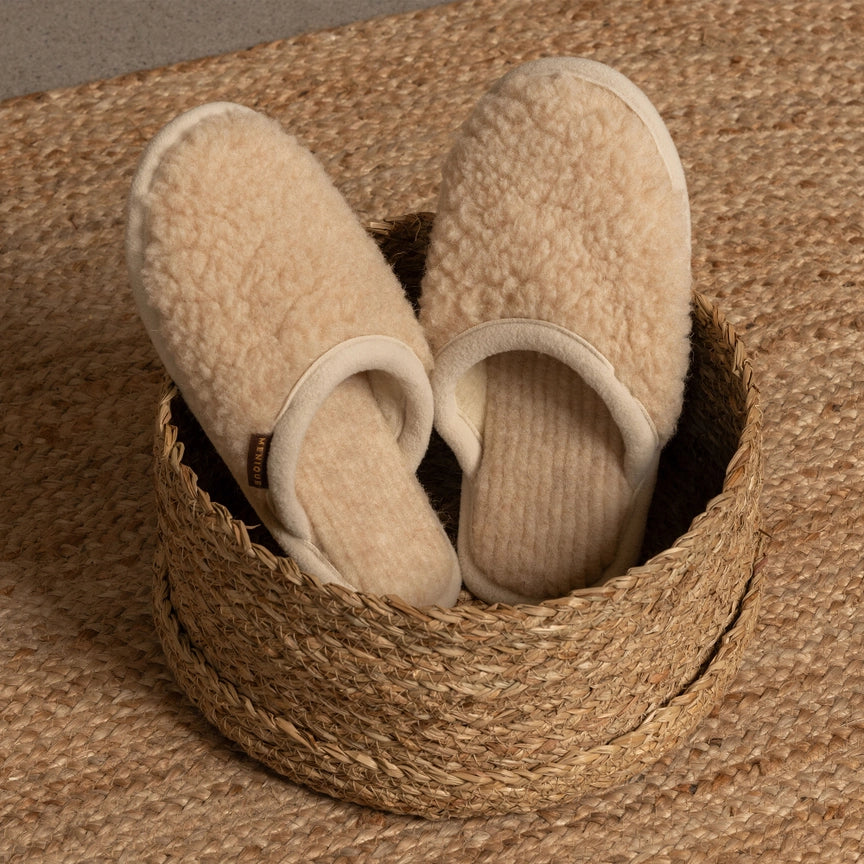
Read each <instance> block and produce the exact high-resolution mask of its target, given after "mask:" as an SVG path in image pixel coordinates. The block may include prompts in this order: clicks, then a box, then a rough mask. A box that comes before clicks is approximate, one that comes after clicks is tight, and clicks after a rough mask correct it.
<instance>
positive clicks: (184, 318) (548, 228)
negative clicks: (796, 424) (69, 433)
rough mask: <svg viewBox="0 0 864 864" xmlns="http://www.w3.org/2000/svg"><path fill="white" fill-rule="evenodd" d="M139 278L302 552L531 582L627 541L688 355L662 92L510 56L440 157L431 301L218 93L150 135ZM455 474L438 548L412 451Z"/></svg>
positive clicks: (409, 584)
mask: <svg viewBox="0 0 864 864" xmlns="http://www.w3.org/2000/svg"><path fill="white" fill-rule="evenodd" d="M127 258H128V264H129V273H130V281H131V284H132V287H133V291H134V295H135V298H136V301H137V304H138V308H139V312H140V315H141V317H142V319H143V321H144V323H145V325H146V327H147V329H148V332H149V333H150V336H151V338H152V340H153V342H154V345H155V347H156V349H157V351H158V353H159V355H160V357H161V358H162V361H163V362H164V364H165V366H166V368H167V370H168V372H169V374H170V375H171V376H172V377H173V379H174V381H175V382H176V383H177V385H178V387H179V388H180V390H181V392H182V393H183V395H184V398H185V399H186V401H187V403H188V405H189V407H190V408H191V409H192V411H193V412H194V413H195V415H196V416H197V418H198V419H199V421H200V423H201V425H202V427H203V428H204V430H205V431H206V433H207V435H208V436H209V438H210V439H211V441H212V443H213V444H214V446H215V447H216V449H217V451H218V452H219V454H220V455H221V456H222V458H223V459H224V461H225V462H226V464H227V465H228V467H229V468H230V470H231V472H232V473H233V475H234V477H235V479H236V480H237V482H238V483H239V484H240V486H241V488H242V489H243V490H244V492H245V494H246V495H247V497H248V499H249V501H250V503H251V504H252V506H253V507H254V508H255V510H256V512H257V514H258V515H259V517H260V518H261V520H262V522H263V524H264V525H265V526H266V527H267V528H268V529H269V530H270V532H271V533H272V535H273V537H274V538H275V539H276V541H277V542H278V543H279V544H280V546H281V547H282V548H283V549H284V550H285V552H286V553H287V554H288V555H290V556H291V557H292V558H294V559H295V560H296V561H297V563H298V565H299V566H300V567H301V569H303V570H304V571H305V572H307V573H309V574H310V575H312V576H314V577H316V578H317V579H318V580H320V581H321V582H322V583H328V582H335V583H339V584H342V585H345V586H348V587H350V588H354V589H357V590H362V591H365V592H371V593H377V594H385V595H386V594H391V595H398V596H400V597H401V598H402V599H403V600H405V601H407V602H409V603H411V604H414V605H417V606H425V605H433V604H437V605H444V606H447V605H452V604H454V603H455V602H456V600H457V597H458V594H459V591H460V588H461V585H462V583H463V581H464V584H465V585H466V587H467V588H468V589H469V590H471V591H472V593H474V594H475V595H476V596H478V597H479V598H481V599H483V600H485V601H488V602H507V603H516V602H535V601H538V600H542V599H544V598H549V597H554V596H560V595H563V594H566V593H568V592H570V591H572V590H574V589H577V588H580V587H584V586H586V585H590V584H594V583H596V582H599V581H602V580H604V579H607V578H610V577H612V576H615V575H618V574H620V573H622V572H624V571H625V570H626V569H627V568H628V567H629V566H631V565H632V564H633V563H634V561H635V559H636V556H637V555H638V552H639V549H640V545H641V540H642V534H643V531H644V525H645V520H646V516H647V510H648V505H649V503H650V499H651V495H652V491H653V488H654V482H655V478H656V471H657V462H658V458H659V453H660V450H661V448H662V446H663V444H664V443H665V442H666V441H667V440H668V439H669V437H670V436H671V434H672V432H673V431H674V427H675V423H676V421H677V417H678V414H679V412H680V409H681V404H682V399H683V387H684V378H685V375H686V370H687V363H688V357H689V327H690V318H689V305H690V221H689V206H688V201H687V191H686V185H685V181H684V175H683V171H682V169H681V164H680V161H679V159H678V155H677V153H676V150H675V147H674V144H673V143H672V140H671V138H670V136H669V133H668V131H667V129H666V127H665V125H664V124H663V121H662V120H661V118H660V116H659V115H658V113H657V111H656V110H655V109H654V107H653V106H652V105H651V103H650V102H649V100H648V99H647V98H646V97H645V95H644V94H643V93H642V92H641V91H640V90H639V89H638V88H637V87H636V86H635V85H634V84H632V83H631V82H630V81H629V80H628V79H626V78H625V77H624V76H622V75H620V74H619V73H617V72H615V71H614V70H612V69H610V68H609V67H607V66H604V65H602V64H599V63H596V62H593V61H588V60H583V59H576V58H557V59H547V60H540V61H535V62H532V63H528V64H525V65H523V66H521V67H519V68H517V69H516V70H514V71H513V72H511V73H509V74H508V75H506V76H505V77H504V78H503V79H501V80H500V81H498V82H497V83H496V84H495V85H494V86H493V87H492V88H491V89H490V90H489V91H488V92H487V93H486V94H485V95H484V96H483V98H482V99H481V100H480V101H479V103H478V104H477V106H476V108H475V109H474V111H473V113H472V114H471V116H470V117H469V119H468V120H467V122H466V123H465V124H464V125H463V127H462V129H461V130H460V132H459V133H458V135H457V139H456V142H455V144H454V146H453V149H452V151H451V153H450V155H449V157H448V159H447V161H446V164H445V167H444V172H443V178H442V185H441V191H440V197H439V203H438V208H437V215H436V219H435V223H434V225H433V229H432V236H431V242H430V248H429V253H428V257H427V270H426V273H425V276H424V279H423V285H422V297H421V313H420V319H419V321H418V320H417V318H416V317H415V316H414V314H413V311H412V309H411V306H410V305H409V303H408V301H407V299H406V298H405V296H404V294H403V291H402V288H401V286H400V285H399V283H398V282H397V280H396V278H395V276H394V275H393V273H392V271H391V270H390V268H389V267H388V265H387V264H386V262H385V261H384V259H383V258H382V256H381V254H380V252H379V251H378V248H377V246H376V245H375V243H374V242H373V241H372V240H371V239H370V237H369V236H368V235H367V234H366V232H365V231H364V230H363V228H362V227H361V225H360V224H359V222H358V221H357V219H356V218H355V216H354V215H353V213H352V212H351V210H350V208H349V207H348V205H347V203H346V202H345V201H344V199H343V198H342V196H341V195H340V194H339V193H338V191H337V190H336V189H335V187H334V186H333V185H332V183H331V182H330V180H329V179H328V178H327V176H326V174H325V172H324V171H323V169H322V168H321V166H320V165H319V163H318V162H317V160H316V159H315V158H314V157H313V156H312V154H310V153H309V151H308V150H306V149H305V148H304V147H302V146H301V145H300V144H299V143H298V142H297V141H296V140H295V139H294V138H292V137H290V136H289V135H287V134H285V133H284V132H283V131H282V130H281V129H280V128H279V126H278V125H277V124H276V123H275V122H274V121H272V120H270V119H268V118H266V117H263V116H262V115H260V114H258V113H256V112H254V111H252V110H250V109H248V108H244V107H241V106H238V105H233V104H230V103H215V104H210V105H205V106H202V107H200V108H197V109H194V110H192V111H190V112H188V113H186V114H183V115H181V116H180V117H179V118H177V119H176V120H175V121H173V122H172V123H171V124H169V125H168V126H167V127H165V129H163V130H162V132H160V133H159V134H158V135H157V136H156V138H155V139H154V140H153V141H152V142H151V144H150V145H149V147H148V148H147V150H146V151H145V154H144V156H143V158H142V160H141V163H140V165H139V168H138V172H137V174H136V177H135V179H134V181H133V185H132V190H131V195H130V203H129V213H128V226H127ZM433 422H434V424H435V426H436V428H437V429H438V431H439V432H440V434H441V435H442V437H443V438H444V439H445V441H446V442H447V443H448V444H449V445H450V447H451V448H452V449H453V451H454V453H455V454H456V457H457V459H458V461H459V464H460V467H461V469H462V472H463V483H462V499H461V512H460V521H459V533H458V541H457V548H458V553H457V552H456V551H454V549H453V548H452V546H451V544H450V542H449V540H448V538H447V536H446V534H445V532H444V530H443V529H442V527H441V525H440V522H439V520H438V518H437V516H436V514H435V512H434V510H433V509H432V507H431V506H430V504H429V502H428V500H427V497H426V495H425V493H424V490H423V489H422V487H421V486H420V485H419V483H418V481H417V479H416V477H415V471H416V469H417V467H418V465H419V462H420V460H421V459H422V457H423V455H424V453H425V450H426V447H427V444H428V440H429V436H430V434H431V430H432V426H433Z"/></svg>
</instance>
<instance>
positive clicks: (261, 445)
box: [246, 434, 273, 489]
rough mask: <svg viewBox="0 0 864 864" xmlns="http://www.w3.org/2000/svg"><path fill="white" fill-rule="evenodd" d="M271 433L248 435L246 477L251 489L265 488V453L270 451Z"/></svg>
mask: <svg viewBox="0 0 864 864" xmlns="http://www.w3.org/2000/svg"><path fill="white" fill-rule="evenodd" d="M272 438H273V436H272V435H259V434H252V435H250V436H249V451H248V453H247V454H246V479H247V480H248V482H249V485H250V486H251V487H252V488H253V489H266V488H267V454H268V453H269V452H270V441H271V439H272Z"/></svg>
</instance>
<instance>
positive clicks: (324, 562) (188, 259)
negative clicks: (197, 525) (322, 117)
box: [126, 103, 461, 606]
mask: <svg viewBox="0 0 864 864" xmlns="http://www.w3.org/2000/svg"><path fill="white" fill-rule="evenodd" d="M126 250H127V260H128V267H129V276H130V281H131V285H132V288H133V293H134V295H135V299H136V302H137V304H138V309H139V312H140V315H141V318H142V319H143V321H144V323H145V326H146V327H147V330H148V332H149V334H150V336H151V338H152V340H153V343H154V345H155V347H156V349H157V351H158V353H159V355H160V357H161V359H162V361H163V363H164V364H165V366H166V368H167V370H168V372H169V374H170V375H171V376H172V378H173V379H174V381H175V382H176V384H177V385H178V387H179V388H180V390H181V392H182V393H183V396H184V398H185V400H186V402H187V404H188V405H189V407H190V408H191V410H192V411H193V413H194V414H195V415H196V416H197V418H198V420H199V422H200V423H201V425H202V427H203V428H204V430H205V431H206V432H207V434H208V436H209V437H210V439H211V441H212V442H213V445H214V446H215V448H216V450H217V451H218V452H219V454H220V455H221V456H222V458H223V459H224V460H225V462H226V464H227V465H228V467H229V468H230V470H231V472H232V474H233V475H234V477H235V479H236V480H237V482H238V483H239V484H240V486H241V488H242V489H243V490H244V492H245V494H246V496H247V497H248V499H249V501H250V503H251V504H252V506H253V507H254V508H255V510H256V512H257V513H258V515H259V517H260V518H261V521H262V522H263V523H264V525H265V526H266V527H267V528H268V529H269V530H270V532H271V533H272V535H273V536H274V538H275V539H276V541H277V542H278V543H279V544H280V545H281V546H282V547H283V549H284V550H285V552H286V553H287V554H288V555H290V556H291V557H293V558H294V559H295V560H296V561H297V563H298V564H299V566H300V567H301V568H302V569H303V570H304V571H306V572H307V573H309V574H311V575H313V576H315V577H316V578H317V579H319V580H320V581H321V582H322V583H328V582H335V583H339V584H341V585H346V586H348V587H351V588H354V589H358V590H362V591H366V592H371V593H376V594H382V595H383V594H393V595H399V596H400V597H401V598H402V599H403V600H405V601H407V602H409V603H412V604H415V605H418V606H426V605H433V604H440V605H452V604H454V603H455V602H456V598H457V596H458V593H459V590H460V585H461V580H460V576H459V572H458V561H457V559H456V554H455V552H454V550H453V548H452V546H451V545H450V543H449V541H448V539H447V537H446V535H445V533H444V531H443V529H442V527H441V525H440V523H439V521H438V519H437V516H436V514H435V513H434V511H433V510H432V508H431V506H430V504H429V502H428V499H427V498H426V495H425V493H424V491H423V489H422V488H421V486H420V484H419V483H418V481H417V479H416V477H415V476H414V471H415V470H416V468H417V466H418V464H419V462H420V460H421V458H422V456H423V454H424V452H425V450H426V446H427V443H428V439H429V435H430V432H431V428H432V411H433V408H432V394H431V389H430V385H429V379H428V370H429V369H430V368H431V354H430V352H429V348H428V345H427V344H426V341H425V338H424V336H423V332H422V329H421V328H420V325H419V324H418V323H417V321H416V319H415V317H414V315H413V313H412V310H411V306H410V304H409V302H408V300H407V299H406V298H405V296H404V294H403V292H402V288H401V286H400V285H399V283H398V281H397V280H396V278H395V276H394V275H393V273H392V271H391V270H390V268H389V267H388V266H387V264H386V262H385V261H384V259H383V257H382V256H381V254H380V252H379V250H378V248H377V246H376V245H375V243H374V242H373V241H372V239H371V238H369V237H368V236H367V235H366V232H365V231H363V229H362V227H361V226H360V224H359V222H358V221H357V220H356V218H355V217H354V215H353V213H352V212H351V210H350V209H349V207H348V204H347V203H346V202H345V200H344V199H343V198H342V196H341V195H340V194H339V192H338V191H337V190H336V189H335V187H334V186H333V185H332V184H331V182H330V181H329V179H328V178H327V177H326V175H325V173H324V171H323V169H322V167H321V166H320V165H319V163H318V162H317V160H316V159H315V158H314V157H313V155H312V154H311V153H310V152H309V151H308V150H306V149H305V148H304V147H302V146H301V145H300V144H298V143H297V142H296V141H295V139H294V138H292V137H290V136H288V135H287V134H285V133H284V132H283V131H282V130H281V129H280V128H279V126H278V125H277V124H276V123H275V122H274V121H272V120H270V119H268V118H266V117H264V116H262V115H260V114H258V113H256V112H255V111H252V110H251V109H248V108H244V107H241V106H238V105H233V104H230V103H214V104H210V105H204V106H202V107H200V108H197V109H194V110H192V111H190V112H188V113H186V114H183V115H181V116H180V117H178V118H177V119H176V120H175V121H174V122H172V123H170V124H169V125H168V126H167V127H165V129H163V130H162V132H160V133H159V134H158V135H157V136H156V138H154V140H153V141H152V142H151V144H150V145H149V147H148V148H147V150H146V151H145V153H144V155H143V157H142V160H141V163H140V165H139V168H138V172H137V174H136V176H135V179H134V181H133V184H132V190H131V195H130V200H129V211H128V224H127V234H126Z"/></svg>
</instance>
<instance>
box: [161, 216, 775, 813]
mask: <svg viewBox="0 0 864 864" xmlns="http://www.w3.org/2000/svg"><path fill="white" fill-rule="evenodd" d="M430 221H431V217H430V216H429V215H428V214H425V215H423V214H421V215H415V216H411V217H406V218H405V219H402V220H399V221H396V222H383V223H377V224H375V225H373V226H370V230H371V231H372V232H373V234H374V235H375V236H376V237H377V239H378V240H379V243H380V245H381V247H382V249H383V250H384V252H385V255H387V257H388V259H389V260H390V261H391V263H392V265H393V267H394V269H395V270H396V272H397V274H398V275H399V276H400V278H401V279H402V281H403V284H404V285H405V287H406V291H407V292H408V293H409V296H411V297H412V299H415V300H416V296H417V291H418V288H419V281H420V276H421V274H422V268H423V258H424V253H425V248H426V243H427V241H428V228H429V225H430ZM692 344H693V351H692V358H691V369H690V374H689V378H688V384H687V390H686V394H685V405H684V410H683V413H682V417H681V420H680V423H679V427H678V431H677V433H676V435H675V437H674V438H673V439H672V441H670V443H669V444H668V445H667V447H666V449H665V450H664V453H663V456H662V458H661V464H660V472H659V479H658V485H657V490H656V492H655V496H654V500H653V504H652V509H651V513H650V516H649V523H648V530H647V532H646V540H645V545H644V548H643V555H642V563H641V564H640V565H639V566H637V567H635V568H632V569H631V570H630V571H628V572H627V573H626V574H624V575H623V576H621V577H619V578H617V579H614V580H612V581H610V582H608V583H606V584H603V585H599V586H595V587H592V588H589V589H585V590H582V591H579V592H575V593H574V594H572V595H570V596H568V597H565V598H560V599H557V600H552V601H549V602H546V603H543V604H540V605H537V606H515V607H508V606H486V605H484V604H482V603H479V602H478V601H476V600H474V599H473V598H471V597H470V596H469V595H468V594H467V593H466V592H463V594H462V596H461V598H460V602H459V604H458V605H457V606H456V607H455V608H453V609H446V610H445V609H438V608H428V609H415V608H411V607H410V606H407V605H406V604H404V603H402V602H401V601H399V600H398V599H396V598H383V597H374V596H368V595H362V594H358V593H353V592H350V591H347V590H344V589H341V588H338V587H336V586H321V585H319V584H317V583H316V582H315V581H314V580H313V579H312V578H311V577H308V576H307V575H305V574H303V573H301V572H300V571H299V570H298V569H297V567H296V566H295V565H294V563H293V562H292V561H290V560H289V559H287V558H285V557H283V556H282V555H281V554H280V552H279V549H278V547H277V546H276V545H275V544H274V542H273V541H272V539H271V538H270V537H269V535H268V534H267V533H266V532H265V531H264V530H263V529H262V528H260V526H258V525H257V524H256V520H255V516H254V513H252V512H251V510H250V508H249V507H248V505H247V503H246V501H245V499H244V498H243V496H242V494H241V492H240V490H239V489H238V488H237V487H236V486H235V485H234V482H233V480H232V479H231V477H230V475H229V474H228V472H227V470H226V469H225V468H224V466H223V465H222V463H221V462H220V460H219V458H218V456H217V455H216V454H215V451H214V450H213V449H212V447H211V445H210V444H209V442H208V441H207V439H206V436H204V434H203V432H202V431H201V429H200V427H199V426H198V424H197V423H196V421H195V419H194V417H192V415H191V414H190V412H189V411H188V409H187V408H186V406H185V405H184V403H183V400H182V398H181V396H180V395H179V393H178V391H177V390H176V388H175V387H174V386H173V385H172V384H171V383H170V382H167V384H166V388H165V390H164V393H163V395H162V398H161V400H160V403H159V407H158V419H157V430H156V443H155V457H156V474H155V476H156V491H157V501H158V517H159V522H158V524H159V528H158V530H159V537H158V551H157V560H156V566H155V581H154V599H155V614H156V623H157V629H158V632H159V636H160V639H161V642H162V645H163V647H164V650H165V653H166V655H167V657H168V661H169V664H170V666H171V668H172V670H173V672H174V674H175V676H176V678H177V680H178V682H179V683H180V685H181V686H182V687H183V689H184V690H185V692H186V693H187V694H188V696H189V697H190V698H191V699H192V701H193V702H194V703H195V704H196V705H198V706H199V708H200V709H201V711H202V712H203V713H204V714H205V716H206V717H207V718H208V719H209V720H210V721H211V722H213V723H214V724H215V725H216V726H218V728H219V729H220V730H221V731H222V732H223V733H224V734H225V735H226V736H228V737H229V738H231V739H232V740H234V741H235V742H237V743H238V744H239V745H240V746H241V747H242V748H243V749H244V750H246V751H247V752H248V753H249V754H251V755H252V756H254V757H256V758H257V759H259V760H261V761H262V762H264V763H266V764H267V765H269V766H270V767H272V768H273V769H275V770H276V771H278V772H280V773H281V774H283V775H285V776H286V777H288V778H289V779H290V780H292V781H295V782H298V783H302V784H304V785H306V786H308V787H310V788H313V789H315V790H317V791H320V792H324V793H327V794H330V795H333V796H335V797H337V798H341V799H344V800H348V801H353V802H357V803H361V804H366V805H369V806H372V807H377V808H381V809H386V810H391V811H395V812H402V813H412V814H418V815H422V816H425V817H428V818H441V817H448V816H470V815H479V814H494V813H506V812H528V811H532V810H537V809H541V808H544V807H548V806H552V805H557V804H563V803H568V802H571V801H575V800H577V799H578V798H579V797H581V796H583V795H586V794H588V793H592V792H598V791H601V790H603V789H605V788H608V787H610V786H612V785H614V784H617V783H621V782H623V781H625V780H626V779H628V778H630V777H632V776H634V775H635V774H637V773H639V772H640V771H642V770H644V769H646V768H648V767H649V766H650V765H652V764H653V763H654V762H655V761H656V760H657V759H658V758H659V757H660V756H661V755H662V754H663V753H665V752H666V751H668V750H669V749H670V748H673V747H677V746H679V745H680V744H681V743H682V742H683V741H684V740H685V739H686V737H687V736H688V735H689V734H690V733H691V732H692V731H693V729H694V728H695V727H696V726H697V725H698V724H699V722H700V721H701V720H702V719H703V718H704V717H705V715H706V714H707V713H708V712H709V711H710V710H711V708H712V707H713V706H714V705H715V703H716V702H717V700H718V699H719V697H720V696H721V695H722V693H723V692H724V690H725V688H726V687H727V685H728V684H729V682H730V681H731V679H732V677H733V676H734V675H735V673H736V671H737V669H738V666H739V663H740V660H741V656H742V653H743V651H744V650H745V647H746V645H747V643H748V641H749V640H750V637H751V636H752V634H753V630H754V624H755V620H756V616H757V613H758V605H759V596H760V590H761V577H760V572H759V571H760V566H759V562H760V549H761V545H762V542H761V541H762V535H761V530H760V516H759V496H760V490H761V481H762V456H761V431H762V430H761V412H760V408H759V401H758V393H757V390H756V387H755V386H754V383H753V376H752V369H751V365H750V362H749V360H748V359H747V357H746V356H745V352H744V349H743V347H742V344H741V342H740V341H739V339H738V337H737V336H736V334H735V333H734V332H733V330H732V328H731V327H730V326H729V325H728V324H727V323H726V322H725V320H724V318H723V316H722V314H721V312H720V311H719V310H718V309H717V308H715V307H714V306H712V305H711V304H710V303H709V302H708V301H707V300H706V299H705V298H703V297H702V296H700V295H699V294H694V299H693V337H692ZM419 473H420V478H421V481H422V482H423V483H424V486H425V487H426V489H427V491H428V492H429V495H430V497H431V499H432V500H433V503H435V505H436V506H437V507H438V509H439V512H440V513H441V517H442V519H443V520H444V523H445V525H446V526H447V527H448V528H449V530H451V532H452V531H453V530H454V528H455V524H456V516H455V514H456V513H457V512H458V494H459V483H460V478H459V471H458V466H457V465H456V463H455V460H454V459H453V458H452V456H451V455H450V454H449V451H447V449H446V447H444V445H443V444H442V443H441V442H440V440H439V439H437V437H435V436H433V441H432V445H431V446H430V450H429V454H428V455H427V458H426V460H425V461H424V463H423V465H422V466H421V469H420V472H419Z"/></svg>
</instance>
